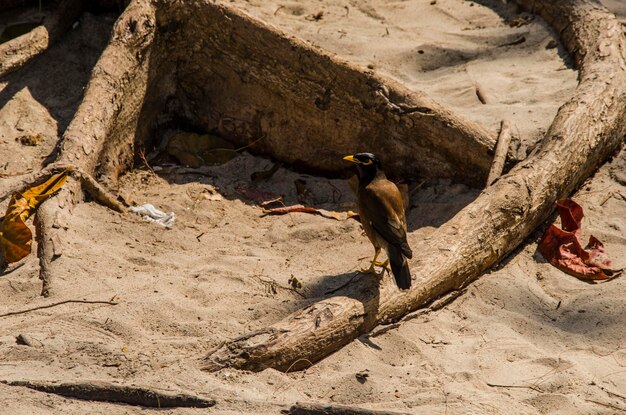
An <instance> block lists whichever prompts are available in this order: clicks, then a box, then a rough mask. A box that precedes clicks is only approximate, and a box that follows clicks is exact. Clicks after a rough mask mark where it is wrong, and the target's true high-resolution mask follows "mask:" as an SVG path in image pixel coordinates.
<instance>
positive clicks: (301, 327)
mask: <svg viewBox="0 0 626 415" xmlns="http://www.w3.org/2000/svg"><path fill="white" fill-rule="evenodd" d="M518 3H519V4H521V5H522V6H525V7H529V8H533V10H534V11H535V12H536V13H539V14H540V15H541V16H542V17H543V18H544V19H545V20H546V21H547V22H548V23H549V24H551V25H552V27H553V28H554V29H555V31H556V32H557V33H560V34H561V37H562V39H563V42H564V44H565V46H566V48H567V50H568V51H569V52H570V53H571V54H572V55H573V56H574V59H575V62H576V64H577V66H578V68H579V71H580V74H579V84H578V86H577V88H576V91H575V93H574V96H573V97H572V98H571V99H570V100H569V101H568V102H567V103H565V104H564V105H563V106H562V107H561V108H560V109H559V111H558V113H557V115H556V117H555V119H554V121H553V122H552V125H551V126H550V128H549V130H548V131H547V133H546V135H545V136H544V138H543V139H542V141H541V142H540V143H539V145H538V146H537V147H536V148H535V149H534V151H533V152H532V153H531V155H530V156H529V157H528V158H527V159H526V160H525V161H523V162H521V163H520V164H518V165H517V166H515V167H514V168H513V169H512V170H511V171H510V172H509V173H508V174H507V175H505V176H503V177H501V178H500V179H499V180H498V181H497V182H496V183H494V184H493V185H492V186H490V187H488V188H486V189H485V190H484V191H483V192H482V193H481V194H480V195H479V197H478V198H477V199H476V200H475V201H474V202H473V203H471V204H470V205H468V206H467V207H466V208H464V209H463V210H461V211H460V212H459V213H458V214H457V215H456V216H455V217H453V218H452V219H451V220H450V221H448V222H447V223H446V224H444V225H442V226H441V227H440V228H439V229H438V230H437V231H436V232H434V233H433V234H431V236H429V237H428V238H426V239H425V240H421V241H416V240H415V239H414V238H410V239H409V243H410V244H411V247H412V249H413V252H416V253H417V254H416V255H415V256H414V259H413V260H412V261H411V269H412V270H414V272H416V274H417V281H416V283H414V284H413V287H414V288H413V289H411V290H409V291H408V292H406V293H401V292H399V291H398V290H396V289H395V287H394V286H393V284H389V283H387V284H385V283H383V284H382V285H381V286H380V287H377V284H375V283H373V282H372V281H371V279H370V280H365V281H364V283H363V284H359V286H358V287H356V288H355V290H358V291H356V292H353V293H351V295H350V296H349V297H348V296H335V297H331V298H326V299H324V300H322V301H319V302H317V303H314V304H311V305H309V306H308V307H306V308H304V309H303V310H300V311H297V312H295V313H293V314H291V315H289V316H287V317H286V318H285V319H283V320H282V321H279V322H277V323H275V324H273V325H272V326H270V327H268V328H266V329H263V330H259V331H258V332H256V333H252V334H250V335H244V336H242V337H240V338H238V339H234V340H232V341H230V342H226V343H225V344H224V345H223V346H222V347H221V348H219V349H218V350H216V351H215V352H213V353H211V354H210V355H208V356H207V357H206V359H205V361H204V367H203V368H204V369H205V370H211V371H213V370H219V369H220V368H224V367H234V368H240V369H245V370H253V371H259V370H263V369H265V368H270V367H271V368H275V369H278V370H282V371H286V370H298V369H303V368H306V367H308V366H310V365H311V364H312V362H316V361H319V360H320V359H322V358H324V357H326V356H328V355H329V354H330V353H332V352H334V351H336V350H337V349H339V348H341V347H342V346H344V345H345V344H347V343H349V342H351V341H352V340H353V339H355V338H357V337H358V336H360V335H362V334H364V333H368V332H369V331H371V330H372V328H374V327H375V326H377V325H379V324H386V323H390V322H394V321H397V320H398V319H400V318H402V316H404V315H405V314H407V313H409V312H411V311H413V310H416V309H418V308H419V307H421V306H423V305H424V304H426V303H428V302H429V301H431V300H432V299H433V298H437V297H439V296H441V295H443V294H445V293H447V292H449V291H451V290H454V289H458V288H460V287H462V286H464V285H465V284H467V283H469V282H470V281H472V280H474V279H476V278H477V277H478V276H479V275H480V273H481V272H483V271H485V270H486V269H488V268H489V267H491V266H492V265H494V264H495V263H497V262H498V261H499V260H500V259H501V258H503V256H505V255H506V254H508V253H510V252H511V251H512V250H514V249H515V248H516V247H517V246H518V245H519V244H520V243H522V241H524V239H525V238H527V237H528V235H530V233H531V232H532V231H533V230H534V229H535V228H536V227H537V226H538V225H539V224H541V223H542V222H543V221H544V220H546V218H547V217H548V216H549V214H550V213H551V212H552V211H553V209H554V202H555V201H556V200H557V199H560V198H562V197H564V196H566V195H568V194H569V193H570V192H571V191H573V190H574V189H575V188H576V187H577V186H579V185H580V184H581V183H582V181H583V180H585V179H586V178H587V177H589V175H591V174H592V173H593V172H594V171H595V170H596V169H597V167H598V166H599V165H600V164H601V163H602V162H604V161H605V160H606V159H607V157H609V156H610V155H611V154H613V153H614V152H615V151H616V150H617V149H618V148H619V147H620V145H621V144H622V140H623V137H624V134H625V133H626V105H624V102H626V46H625V44H624V39H623V35H622V30H621V27H620V24H619V22H618V21H617V20H616V19H615V16H614V15H612V14H611V13H609V12H608V11H607V10H606V9H604V8H603V7H601V6H600V5H599V4H598V3H596V2H591V1H588V0H567V1H560V2H553V1H552V0H535V1H532V0H518Z"/></svg>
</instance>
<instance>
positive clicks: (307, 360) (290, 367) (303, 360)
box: [285, 359, 313, 373]
mask: <svg viewBox="0 0 626 415" xmlns="http://www.w3.org/2000/svg"><path fill="white" fill-rule="evenodd" d="M300 362H307V363H308V364H309V367H311V366H313V363H311V361H310V360H309V359H298V360H296V361H295V362H293V363H292V364H291V366H289V367H288V368H287V370H285V373H289V371H290V370H291V369H292V368H293V367H294V366H295V365H296V364H298V363H300Z"/></svg>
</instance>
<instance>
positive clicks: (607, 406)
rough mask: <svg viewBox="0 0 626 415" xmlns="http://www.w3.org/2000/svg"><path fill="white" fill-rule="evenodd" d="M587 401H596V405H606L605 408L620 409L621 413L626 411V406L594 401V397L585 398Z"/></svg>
mask: <svg viewBox="0 0 626 415" xmlns="http://www.w3.org/2000/svg"><path fill="white" fill-rule="evenodd" d="M585 401H587V402H591V403H595V404H596V405H600V406H604V407H605V408H611V409H615V410H616V411H620V413H624V412H626V408H620V407H619V406H615V405H611V404H610V403H604V402H599V401H594V400H593V399H585Z"/></svg>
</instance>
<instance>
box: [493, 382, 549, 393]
mask: <svg viewBox="0 0 626 415" xmlns="http://www.w3.org/2000/svg"><path fill="white" fill-rule="evenodd" d="M486 384H487V386H491V387H492V388H513V389H532V390H534V391H535V392H539V393H543V391H542V390H541V389H539V388H538V387H536V386H533V385H499V384H497V383H489V382H486Z"/></svg>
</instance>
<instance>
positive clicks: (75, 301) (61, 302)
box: [0, 300, 119, 317]
mask: <svg viewBox="0 0 626 415" xmlns="http://www.w3.org/2000/svg"><path fill="white" fill-rule="evenodd" d="M70 303H76V304H107V305H118V304H119V303H118V302H115V301H100V300H65V301H59V302H58V303H52V304H48V305H42V306H39V307H33V308H28V309H26V310H21V311H11V312H9V313H5V314H0V317H8V316H16V315H18V314H25V313H30V312H31V311H36V310H43V309H46V308H52V307H56V306H59V305H63V304H70Z"/></svg>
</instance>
